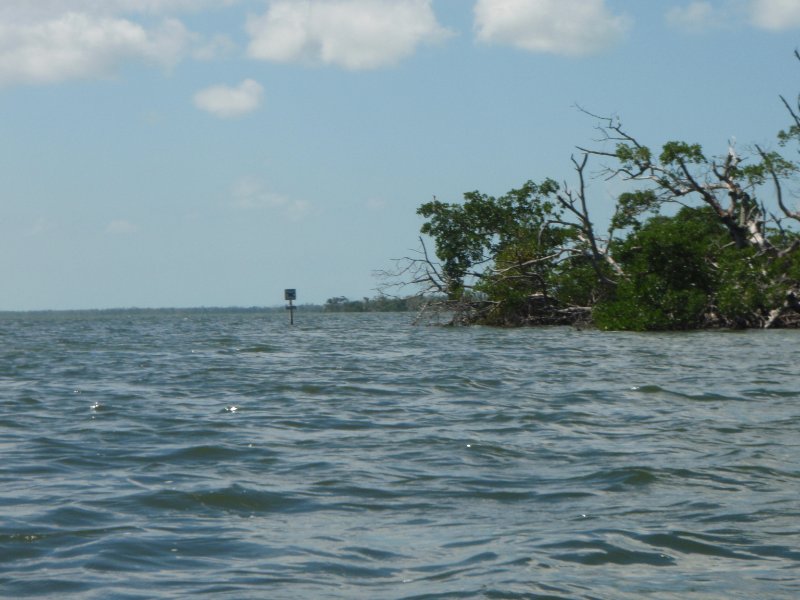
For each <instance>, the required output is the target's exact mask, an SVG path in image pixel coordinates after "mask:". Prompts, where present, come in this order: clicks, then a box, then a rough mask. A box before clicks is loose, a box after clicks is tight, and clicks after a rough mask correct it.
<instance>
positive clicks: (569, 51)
mask: <svg viewBox="0 0 800 600" xmlns="http://www.w3.org/2000/svg"><path fill="white" fill-rule="evenodd" d="M630 24H631V22H630V19H629V18H628V17H626V16H622V15H614V14H612V13H611V11H610V10H609V9H608V7H607V6H606V4H605V0H478V1H477V3H476V4H475V29H476V34H477V38H478V40H480V41H482V42H487V43H494V44H507V45H510V46H514V47H516V48H520V49H523V50H529V51H532V52H546V53H551V54H561V55H566V56H584V55H589V54H595V53H598V52H601V51H603V50H605V49H607V48H609V47H611V46H613V45H614V44H616V43H618V42H619V41H620V40H621V39H622V38H623V37H624V35H625V33H626V32H627V30H628V29H629V27H630Z"/></svg>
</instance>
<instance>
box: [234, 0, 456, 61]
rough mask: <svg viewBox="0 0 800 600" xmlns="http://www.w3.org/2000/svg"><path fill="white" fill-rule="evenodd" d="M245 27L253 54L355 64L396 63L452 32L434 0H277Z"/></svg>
mask: <svg viewBox="0 0 800 600" xmlns="http://www.w3.org/2000/svg"><path fill="white" fill-rule="evenodd" d="M247 32H248V33H249V34H250V36H251V41H250V45H249V48H248V54H249V55H250V56H251V57H252V58H257V59H261V60H270V61H276V62H302V63H308V64H324V65H335V66H339V67H344V68H345V69H351V70H360V69H377V68H380V67H385V66H390V65H393V64H396V63H398V62H399V61H400V60H402V59H404V58H406V57H408V56H410V55H411V54H413V53H414V51H415V50H416V49H417V47H418V46H419V45H420V44H422V43H426V42H436V41H439V40H441V39H443V38H445V37H446V36H447V35H449V34H448V32H447V31H446V30H445V29H444V28H442V27H441V26H440V25H439V23H438V22H437V20H436V15H435V14H434V12H433V9H432V8H431V0H273V1H272V2H270V4H269V8H268V9H267V12H266V13H265V14H263V15H261V16H257V17H250V18H249V19H248V21H247Z"/></svg>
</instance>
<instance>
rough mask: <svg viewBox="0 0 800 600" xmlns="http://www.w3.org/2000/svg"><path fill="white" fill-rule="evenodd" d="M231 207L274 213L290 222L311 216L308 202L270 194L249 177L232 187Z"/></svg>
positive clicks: (259, 183) (258, 182) (260, 184)
mask: <svg viewBox="0 0 800 600" xmlns="http://www.w3.org/2000/svg"><path fill="white" fill-rule="evenodd" d="M233 206H234V207H235V208H237V209H240V210H268V211H274V212H277V213H279V214H281V215H282V216H283V217H285V218H287V219H289V220H291V221H300V220H302V219H304V218H305V217H307V216H308V215H309V214H311V204H310V203H309V202H307V201H305V200H292V199H290V198H287V197H286V196H282V195H280V194H275V193H272V192H270V191H268V190H266V189H265V187H264V185H263V184H262V183H261V182H260V181H258V180H256V179H252V178H249V177H246V178H243V179H241V180H239V181H238V182H237V183H236V184H235V185H234V187H233Z"/></svg>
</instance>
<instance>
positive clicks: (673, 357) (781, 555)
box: [0, 311, 800, 600]
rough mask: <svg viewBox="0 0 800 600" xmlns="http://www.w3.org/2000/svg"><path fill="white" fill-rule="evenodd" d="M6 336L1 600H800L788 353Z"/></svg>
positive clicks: (394, 323) (2, 329)
mask: <svg viewBox="0 0 800 600" xmlns="http://www.w3.org/2000/svg"><path fill="white" fill-rule="evenodd" d="M283 317H284V315H268V314H258V313H253V312H236V311H230V312H216V313H198V312H191V313H183V314H182V313H174V312H153V313H145V314H141V313H127V314H126V313H121V314H119V313H117V314H107V313H99V314H89V315H76V314H66V313H65V314H50V315H12V316H5V317H3V318H0V340H1V341H2V345H1V347H0V457H2V461H0V596H1V597H4V598H23V597H69V598H81V599H83V598H92V599H101V598H102V599H107V598H187V597H192V596H205V597H209V598H224V599H240V598H271V599H280V598H398V599H399V598H498V599H499V598H542V599H543V598H553V599H578V598H580V599H590V598H591V599H608V600H617V599H639V598H647V597H651V598H659V599H661V598H665V599H666V598H674V599H700V598H748V599H754V598H769V599H773V598H787V599H789V598H792V599H794V598H797V597H800V332H747V333H728V332H708V333H694V334H670V335H666V334H665V335H646V334H626V333H601V332H595V331H575V330H572V329H567V328H556V329H526V330H511V331H507V330H496V329H486V328H465V329H448V328H429V327H413V326H411V325H410V323H409V317H407V316H404V315H389V316H387V315H312V314H303V313H300V314H298V315H297V321H298V324H297V325H296V326H295V327H293V328H292V327H289V325H288V323H287V322H286V319H284V318H283Z"/></svg>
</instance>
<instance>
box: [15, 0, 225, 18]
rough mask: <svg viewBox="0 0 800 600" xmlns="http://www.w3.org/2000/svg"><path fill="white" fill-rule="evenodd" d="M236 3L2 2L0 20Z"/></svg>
mask: <svg viewBox="0 0 800 600" xmlns="http://www.w3.org/2000/svg"><path fill="white" fill-rule="evenodd" d="M236 1H237V0H3V2H1V3H0V20H3V21H7V22H8V21H23V20H28V21H41V20H49V19H53V18H56V17H59V16H62V15H65V14H68V13H81V14H90V15H97V16H109V15H120V14H149V15H159V14H162V15H163V14H175V13H178V12H187V11H198V10H203V9H208V8H214V7H226V6H230V5H232V4H235V3H236Z"/></svg>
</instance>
